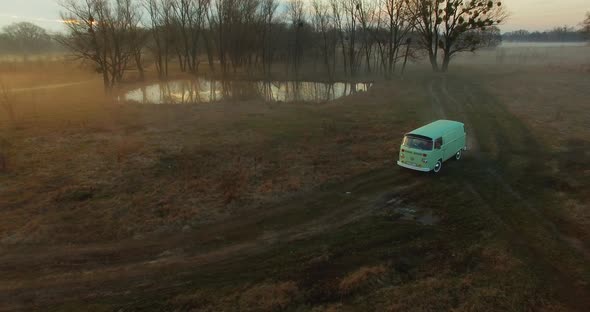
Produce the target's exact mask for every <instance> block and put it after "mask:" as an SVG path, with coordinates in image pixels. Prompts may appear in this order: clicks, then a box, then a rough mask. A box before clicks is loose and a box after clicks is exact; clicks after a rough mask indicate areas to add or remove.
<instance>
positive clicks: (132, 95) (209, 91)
mask: <svg viewBox="0 0 590 312" xmlns="http://www.w3.org/2000/svg"><path fill="white" fill-rule="evenodd" d="M370 87H371V83H345V82H335V83H323V82H304V81H298V82H295V81H217V80H208V79H202V78H199V79H194V80H173V81H167V82H159V83H154V84H150V85H146V86H143V87H141V88H137V89H133V90H130V91H127V92H126V93H124V94H123V95H122V96H120V97H119V100H120V101H130V102H137V103H143V104H189V103H208V102H215V101H220V100H263V101H267V102H325V101H331V100H334V99H337V98H340V97H343V96H347V95H350V94H354V93H357V92H364V91H367V90H368V89H369V88H370Z"/></svg>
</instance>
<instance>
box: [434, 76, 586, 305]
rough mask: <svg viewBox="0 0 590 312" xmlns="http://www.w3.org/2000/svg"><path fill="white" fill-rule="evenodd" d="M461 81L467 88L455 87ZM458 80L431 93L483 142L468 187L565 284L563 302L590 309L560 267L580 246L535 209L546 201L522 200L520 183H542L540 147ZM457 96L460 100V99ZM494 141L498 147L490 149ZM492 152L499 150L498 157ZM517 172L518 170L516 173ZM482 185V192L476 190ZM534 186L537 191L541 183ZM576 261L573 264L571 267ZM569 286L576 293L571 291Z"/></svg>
mask: <svg viewBox="0 0 590 312" xmlns="http://www.w3.org/2000/svg"><path fill="white" fill-rule="evenodd" d="M459 82H461V83H462V84H463V86H461V85H459V86H456V85H455V84H457V83H459ZM459 82H457V81H452V82H451V85H450V87H451V90H453V91H451V90H449V81H448V80H447V79H444V80H443V83H442V84H440V85H439V88H436V86H435V87H433V88H432V89H434V90H440V92H441V93H442V96H440V97H438V98H439V99H440V100H439V102H440V103H441V104H442V105H444V106H445V107H444V108H443V110H445V111H447V113H448V114H450V115H451V117H455V116H461V117H463V118H465V123H466V124H470V125H469V127H470V128H471V129H472V130H471V131H472V132H471V133H472V134H474V135H475V137H477V141H478V143H480V144H483V146H482V148H481V150H479V149H477V150H474V151H473V152H474V158H475V159H476V164H477V165H478V166H479V167H480V168H479V169H475V170H471V171H470V172H466V173H467V174H465V175H463V178H465V179H466V180H467V181H466V185H467V188H468V189H469V190H470V191H471V192H472V193H474V194H476V196H477V197H478V198H481V200H480V202H482V204H483V206H482V207H484V208H485V209H486V210H488V211H489V210H490V209H491V211H492V212H493V213H494V214H495V216H496V218H494V219H495V220H497V221H499V223H500V224H501V225H502V228H504V230H505V231H506V230H507V231H508V233H512V234H510V235H512V236H513V237H514V242H515V243H517V245H520V246H521V248H524V249H525V250H526V251H527V253H528V254H529V256H531V257H532V258H531V259H532V260H533V262H534V263H535V264H536V265H538V266H539V268H540V269H541V270H543V271H549V272H552V273H553V275H554V276H552V277H550V279H554V278H555V279H557V280H558V281H560V282H562V283H563V285H560V287H559V289H558V290H557V294H558V295H559V297H560V298H562V299H564V300H565V301H566V303H567V304H568V305H569V306H571V307H573V308H575V309H580V308H582V307H584V306H588V304H589V303H590V300H588V296H587V295H588V294H589V293H590V291H589V290H588V289H587V288H586V287H578V288H576V286H579V285H578V281H577V280H578V278H579V275H578V274H576V272H573V271H571V270H570V269H568V268H564V267H562V263H561V262H560V260H561V258H560V257H559V254H561V253H563V252H565V253H570V257H571V256H572V255H571V252H572V251H573V250H575V249H578V250H579V248H576V244H575V243H572V241H567V239H565V238H564V236H563V235H562V233H561V232H560V230H559V228H558V227H557V226H556V225H555V223H554V222H552V221H551V220H550V219H549V218H548V217H547V216H546V215H544V214H543V211H542V210H541V209H539V208H537V207H539V205H542V204H544V203H543V202H539V200H538V199H537V198H535V199H531V198H530V197H528V196H524V195H523V194H522V193H520V191H519V190H518V188H521V187H523V186H524V185H522V183H527V182H530V183H532V185H535V180H536V179H539V176H538V175H537V174H534V175H530V173H531V172H533V173H534V172H538V171H539V169H540V168H542V166H543V163H542V161H541V160H540V159H542V155H543V152H542V150H543V149H542V147H541V146H540V145H539V144H538V143H537V141H536V140H535V138H534V137H533V135H532V134H531V133H530V131H528V129H527V128H526V127H525V126H524V125H523V124H522V122H520V120H518V119H517V118H516V117H515V116H513V115H512V114H510V112H508V110H507V109H506V108H505V107H503V106H502V105H501V104H500V103H497V102H496V101H495V99H494V97H493V96H492V95H490V94H487V93H486V92H485V91H483V90H482V88H481V87H479V86H477V85H476V84H474V83H469V82H465V81H461V80H459ZM455 90H463V92H462V93H461V92H456V91H455ZM476 90H477V91H479V93H478V95H479V96H476V95H475V91H476ZM457 95H459V96H462V98H461V99H460V100H457V98H456V96H457ZM449 112H450V113H449ZM474 121H475V122H474ZM494 142H495V144H493V145H488V144H490V143H494ZM486 145H488V146H486ZM494 148H495V149H497V151H495V153H493V152H494ZM515 155H516V156H522V155H524V156H525V158H526V163H525V164H520V165H519V166H517V167H516V169H515V168H512V169H511V167H510V165H511V162H512V161H513V160H514V156H515ZM535 169H537V170H535ZM515 170H518V171H517V172H514V171H515ZM505 174H507V176H508V178H512V179H511V180H515V181H519V182H520V184H517V185H518V187H515V186H513V185H512V183H513V182H510V181H508V180H507V179H506V178H504V177H503V176H504V175H505ZM482 184H483V185H484V187H483V188H480V187H477V186H478V185H482ZM534 187H537V188H538V187H539V185H538V184H537V185H536V186H534ZM564 247H566V248H565V249H564ZM567 247H569V248H567ZM575 263H576V262H575V261H574V263H573V264H574V265H575ZM570 287H574V288H575V290H574V291H573V292H571V291H568V290H569V289H570ZM572 293H574V294H572ZM582 298H583V299H582Z"/></svg>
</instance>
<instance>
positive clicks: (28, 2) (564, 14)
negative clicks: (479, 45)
mask: <svg viewBox="0 0 590 312" xmlns="http://www.w3.org/2000/svg"><path fill="white" fill-rule="evenodd" d="M58 1H59V0H0V27H3V26H5V25H8V24H11V23H14V22H21V21H29V22H33V23H35V24H37V25H39V26H41V27H44V28H46V29H49V30H51V31H59V30H62V29H63V25H61V23H60V22H59V12H60V11H61V10H62V9H61V7H60V6H59V4H58ZM503 4H504V5H505V7H506V8H507V9H508V11H509V12H510V18H509V19H508V20H507V21H506V22H505V24H504V25H501V26H500V29H501V30H502V31H504V32H506V31H513V30H517V29H526V30H530V31H535V30H547V29H551V28H553V27H555V26H564V25H569V26H575V27H577V26H578V24H579V23H580V22H582V20H584V16H585V12H588V11H590V0H505V1H503Z"/></svg>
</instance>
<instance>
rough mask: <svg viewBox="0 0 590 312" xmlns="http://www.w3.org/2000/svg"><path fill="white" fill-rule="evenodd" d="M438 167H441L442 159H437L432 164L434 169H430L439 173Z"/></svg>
mask: <svg viewBox="0 0 590 312" xmlns="http://www.w3.org/2000/svg"><path fill="white" fill-rule="evenodd" d="M440 169H442V160H437V161H436V164H434V169H432V171H434V173H439V172H440Z"/></svg>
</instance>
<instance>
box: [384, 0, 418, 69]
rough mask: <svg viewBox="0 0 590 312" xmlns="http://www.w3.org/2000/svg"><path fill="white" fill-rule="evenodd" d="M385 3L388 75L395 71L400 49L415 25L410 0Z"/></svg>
mask: <svg viewBox="0 0 590 312" xmlns="http://www.w3.org/2000/svg"><path fill="white" fill-rule="evenodd" d="M383 1H384V2H385V3H384V4H385V5H384V6H383V7H384V12H383V13H384V17H385V19H386V23H385V25H387V74H386V75H387V76H390V75H391V74H393V73H394V71H395V64H396V62H397V59H398V55H399V50H400V47H401V46H402V44H403V43H404V42H405V41H406V39H407V36H408V34H409V32H410V31H411V30H412V28H413V27H414V21H413V19H412V17H411V15H410V12H409V8H408V1H405V0H383Z"/></svg>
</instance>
